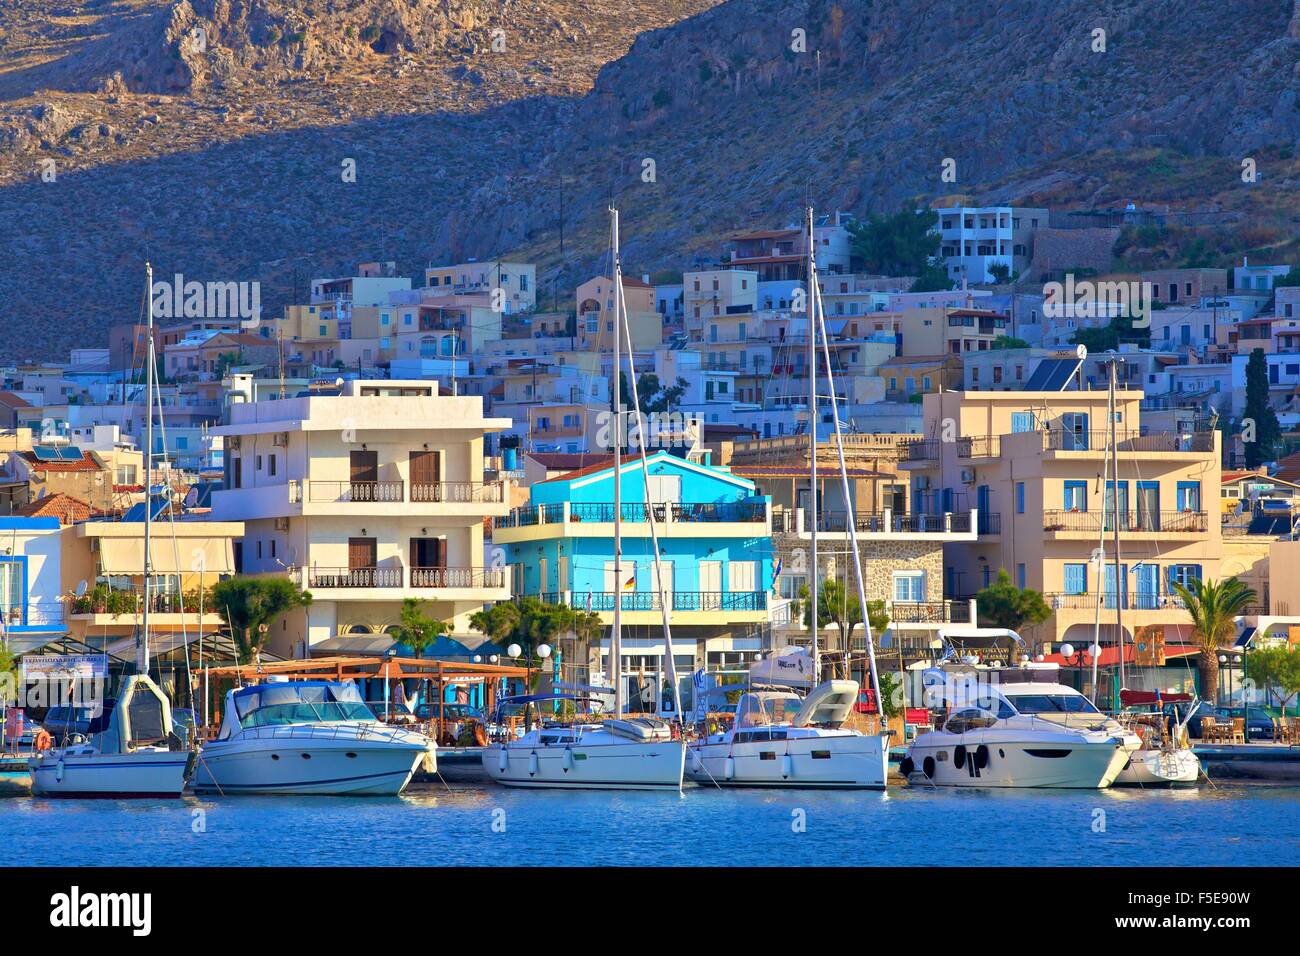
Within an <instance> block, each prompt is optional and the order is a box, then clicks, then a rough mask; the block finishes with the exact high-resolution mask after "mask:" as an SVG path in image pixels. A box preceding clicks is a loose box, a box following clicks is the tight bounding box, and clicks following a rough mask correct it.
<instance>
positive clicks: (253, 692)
mask: <svg viewBox="0 0 1300 956" xmlns="http://www.w3.org/2000/svg"><path fill="white" fill-rule="evenodd" d="M422 764H423V765H424V768H425V769H426V770H429V771H430V772H432V771H433V770H434V769H436V766H437V764H436V757H435V745H434V742H433V741H432V740H430V739H429V738H428V737H425V736H424V735H423V734H418V733H415V732H414V731H410V730H403V729H401V728H398V727H390V726H387V725H386V724H382V723H380V722H379V720H378V719H377V718H376V717H375V715H374V713H373V712H372V711H371V710H370V708H369V707H367V706H366V704H365V702H364V701H362V699H361V695H360V694H359V693H358V692H357V689H356V687H355V686H354V685H352V684H350V683H336V682H333V681H294V682H289V681H274V680H272V681H268V682H267V683H264V684H255V685H253V686H251V687H241V688H239V689H237V690H232V691H230V692H229V693H228V694H226V709H225V716H224V719H223V720H222V723H221V731H220V733H219V734H218V736H217V738H216V739H215V740H212V741H209V742H208V743H207V744H205V745H204V747H203V750H202V751H201V752H200V754H199V760H198V767H197V768H196V771H195V774H194V784H193V785H194V789H195V790H196V791H199V792H207V793H218V794H225V795H230V794H241V793H278V794H284V793H289V794H347V795H354V796H356V795H369V796H395V795H397V794H399V793H401V792H402V791H403V790H404V789H405V788H406V785H407V784H408V783H409V782H410V780H411V776H412V774H414V773H415V771H416V770H417V769H418V768H420V767H421V765H422Z"/></svg>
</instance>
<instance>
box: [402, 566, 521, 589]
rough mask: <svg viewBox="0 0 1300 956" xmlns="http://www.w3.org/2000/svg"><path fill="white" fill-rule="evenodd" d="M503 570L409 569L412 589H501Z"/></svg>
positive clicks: (503, 585)
mask: <svg viewBox="0 0 1300 956" xmlns="http://www.w3.org/2000/svg"><path fill="white" fill-rule="evenodd" d="M505 586H506V572H505V569H504V568H411V587H413V588H503V587H505Z"/></svg>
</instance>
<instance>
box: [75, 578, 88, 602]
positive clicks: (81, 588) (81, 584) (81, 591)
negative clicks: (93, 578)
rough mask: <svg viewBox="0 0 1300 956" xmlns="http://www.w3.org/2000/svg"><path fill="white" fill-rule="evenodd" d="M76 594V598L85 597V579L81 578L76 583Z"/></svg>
mask: <svg viewBox="0 0 1300 956" xmlns="http://www.w3.org/2000/svg"><path fill="white" fill-rule="evenodd" d="M76 594H77V597H85V596H86V579H85V578H82V579H81V580H80V581H78V582H77V591H76Z"/></svg>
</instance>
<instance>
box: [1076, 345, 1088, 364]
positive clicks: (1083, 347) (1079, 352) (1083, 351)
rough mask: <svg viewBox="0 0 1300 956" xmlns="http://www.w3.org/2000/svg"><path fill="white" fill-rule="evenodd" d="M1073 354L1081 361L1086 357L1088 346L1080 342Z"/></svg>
mask: <svg viewBox="0 0 1300 956" xmlns="http://www.w3.org/2000/svg"><path fill="white" fill-rule="evenodd" d="M1074 354H1075V355H1077V356H1079V361H1081V362H1082V361H1083V360H1084V359H1086V358H1087V357H1088V346H1086V345H1084V344H1083V343H1082V342H1080V343H1079V347H1078V348H1077V349H1075V350H1074Z"/></svg>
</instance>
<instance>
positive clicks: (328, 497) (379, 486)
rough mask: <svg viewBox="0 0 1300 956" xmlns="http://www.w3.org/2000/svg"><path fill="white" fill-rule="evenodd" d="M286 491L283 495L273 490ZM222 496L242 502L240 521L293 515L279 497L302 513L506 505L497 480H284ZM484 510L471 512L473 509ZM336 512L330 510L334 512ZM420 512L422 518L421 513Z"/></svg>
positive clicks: (454, 510)
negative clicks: (432, 506) (282, 504)
mask: <svg viewBox="0 0 1300 956" xmlns="http://www.w3.org/2000/svg"><path fill="white" fill-rule="evenodd" d="M282 488H287V491H278V489H282ZM221 494H223V495H236V496H238V497H239V498H241V499H243V501H241V504H243V505H244V507H245V508H246V509H247V510H246V511H241V514H242V515H243V517H244V518H245V519H247V518H257V517H280V516H282V515H286V514H292V513H294V512H289V511H286V510H285V509H284V508H283V506H281V505H279V504H278V502H282V501H284V498H278V502H277V499H276V496H277V495H285V496H286V497H287V498H288V503H289V504H291V505H300V506H302V512H301V513H305V514H313V513H314V514H337V513H342V514H347V513H364V514H392V515H402V514H407V513H409V512H410V511H411V509H409V508H403V507H401V506H403V505H412V504H414V505H452V506H456V505H466V506H470V507H464V508H451V509H448V510H447V513H449V514H467V515H471V516H481V515H483V514H484V513H489V514H491V513H495V512H499V511H501V510H503V509H501V508H500V507H490V506H501V505H504V504H505V503H506V500H507V492H506V483H505V482H501V481H435V482H412V483H410V486H409V490H408V486H407V482H405V481H401V480H395V481H322V480H318V479H309V480H307V481H295V480H290V481H289V482H287V484H282V485H265V486H258V487H253V488H241V489H225V490H223V491H222V492H221ZM478 505H483V506H489V507H484V508H476V507H473V506H478ZM336 507H337V508H340V509H342V510H341V511H336V510H335V508H336ZM421 513H428V512H427V511H421Z"/></svg>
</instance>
